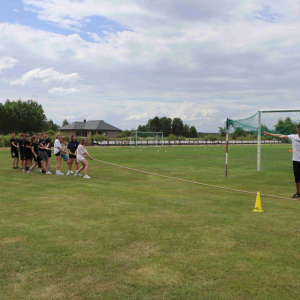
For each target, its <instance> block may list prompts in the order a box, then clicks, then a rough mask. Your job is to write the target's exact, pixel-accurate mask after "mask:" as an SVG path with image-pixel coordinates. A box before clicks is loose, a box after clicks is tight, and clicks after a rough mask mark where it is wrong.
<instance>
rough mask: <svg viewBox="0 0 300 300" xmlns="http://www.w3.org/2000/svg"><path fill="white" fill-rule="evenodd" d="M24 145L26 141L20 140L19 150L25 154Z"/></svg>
mask: <svg viewBox="0 0 300 300" xmlns="http://www.w3.org/2000/svg"><path fill="white" fill-rule="evenodd" d="M23 143H24V140H23V139H19V140H18V144H19V147H20V148H19V149H20V152H23V150H24V148H23Z"/></svg>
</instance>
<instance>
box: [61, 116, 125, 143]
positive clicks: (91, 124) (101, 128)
mask: <svg viewBox="0 0 300 300" xmlns="http://www.w3.org/2000/svg"><path fill="white" fill-rule="evenodd" d="M58 130H59V131H60V132H61V134H64V135H68V136H71V135H72V134H75V135H76V136H84V137H90V136H91V135H95V134H102V135H105V136H107V137H108V138H112V139H116V138H117V137H118V133H119V132H120V131H122V130H121V129H119V128H117V127H114V126H112V125H110V124H107V123H105V122H104V121H102V120H91V121H86V120H84V121H83V122H77V121H75V122H73V123H71V124H68V125H66V126H63V127H60V128H58Z"/></svg>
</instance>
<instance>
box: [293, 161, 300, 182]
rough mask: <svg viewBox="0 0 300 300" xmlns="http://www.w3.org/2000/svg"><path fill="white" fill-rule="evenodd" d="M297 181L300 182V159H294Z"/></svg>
mask: <svg viewBox="0 0 300 300" xmlns="http://www.w3.org/2000/svg"><path fill="white" fill-rule="evenodd" d="M293 167H294V176H295V182H296V183H299V182H300V161H293Z"/></svg>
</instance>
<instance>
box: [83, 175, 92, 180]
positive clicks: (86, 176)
mask: <svg viewBox="0 0 300 300" xmlns="http://www.w3.org/2000/svg"><path fill="white" fill-rule="evenodd" d="M83 178H85V179H90V178H91V177H90V176H89V175H85V176H83Z"/></svg>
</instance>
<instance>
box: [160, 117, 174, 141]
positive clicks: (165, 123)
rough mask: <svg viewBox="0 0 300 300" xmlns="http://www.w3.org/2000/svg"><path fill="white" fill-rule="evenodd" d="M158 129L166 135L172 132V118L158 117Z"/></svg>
mask: <svg viewBox="0 0 300 300" xmlns="http://www.w3.org/2000/svg"><path fill="white" fill-rule="evenodd" d="M159 124H160V125H159V127H160V131H162V132H163V133H164V136H165V137H167V136H169V134H171V133H172V119H171V118H167V117H162V118H160V119H159Z"/></svg>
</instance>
